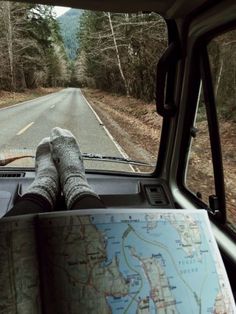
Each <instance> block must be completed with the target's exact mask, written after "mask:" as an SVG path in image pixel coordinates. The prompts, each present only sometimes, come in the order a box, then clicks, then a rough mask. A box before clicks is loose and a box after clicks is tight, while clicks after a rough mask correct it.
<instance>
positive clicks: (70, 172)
mask: <svg viewBox="0 0 236 314" xmlns="http://www.w3.org/2000/svg"><path fill="white" fill-rule="evenodd" d="M50 145H51V152H52V158H53V161H54V163H55V165H56V167H57V170H58V173H59V176H60V183H61V188H62V190H63V193H64V196H65V201H66V205H67V208H68V209H71V207H72V205H73V204H74V202H75V201H77V200H78V199H79V198H81V197H83V196H89V195H92V196H95V197H97V198H98V199H99V196H98V195H97V194H96V193H95V192H94V191H93V190H92V188H91V186H90V185H89V184H88V182H87V179H86V177H85V170H84V164H83V159H82V155H81V152H80V149H79V145H78V143H77V141H76V139H75V137H74V136H73V134H72V133H71V132H70V131H68V130H65V129H61V128H58V127H57V128H54V129H52V131H51V137H50Z"/></svg>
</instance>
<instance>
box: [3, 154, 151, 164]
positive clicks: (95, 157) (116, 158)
mask: <svg viewBox="0 0 236 314" xmlns="http://www.w3.org/2000/svg"><path fill="white" fill-rule="evenodd" d="M82 156H83V159H84V160H96V161H104V162H117V163H123V164H130V165H136V166H146V167H155V165H153V164H149V163H147V162H144V161H139V160H132V159H129V158H125V157H119V156H106V155H101V154H93V153H84V154H82ZM23 158H35V156H34V155H23V156H13V157H8V158H2V159H1V158H0V167H1V166H6V165H8V164H10V163H11V162H13V161H15V160H18V159H23Z"/></svg>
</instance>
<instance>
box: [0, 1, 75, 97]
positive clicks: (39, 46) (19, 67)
mask: <svg viewBox="0 0 236 314" xmlns="http://www.w3.org/2000/svg"><path fill="white" fill-rule="evenodd" d="M0 51H1V52H0V67H1V71H0V90H7V91H21V90H25V89H33V88H36V87H39V86H48V87H54V86H64V85H65V84H66V83H67V82H68V80H69V74H70V72H69V66H68V64H69V63H68V58H67V56H66V53H65V48H64V44H63V42H62V38H61V35H60V32H59V26H58V23H57V21H56V18H55V16H54V14H53V10H52V7H50V6H44V5H34V4H25V3H17V2H9V1H1V2H0Z"/></svg>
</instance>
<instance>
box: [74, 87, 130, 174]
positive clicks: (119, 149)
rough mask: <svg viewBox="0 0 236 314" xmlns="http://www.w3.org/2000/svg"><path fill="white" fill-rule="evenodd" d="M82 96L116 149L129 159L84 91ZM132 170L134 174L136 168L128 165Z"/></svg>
mask: <svg viewBox="0 0 236 314" xmlns="http://www.w3.org/2000/svg"><path fill="white" fill-rule="evenodd" d="M80 92H81V95H82V96H83V98H84V100H85V101H86V103H87V105H88V106H89V108H90V109H91V110H92V112H93V113H94V115H95V117H96V118H97V120H98V122H99V124H100V125H101V126H102V127H103V129H104V131H105V132H106V133H107V135H108V136H109V138H110V139H111V140H112V142H113V143H114V145H115V146H116V148H117V149H118V151H119V152H120V154H121V155H122V156H123V157H124V158H127V159H129V156H128V155H127V154H126V152H125V151H124V150H123V148H122V147H121V146H120V145H119V144H118V143H117V141H116V140H115V139H114V137H113V136H112V135H111V133H110V132H109V131H108V129H107V128H106V127H105V125H104V123H103V122H102V120H101V118H100V117H99V116H98V114H97V113H96V111H95V110H94V109H93V107H92V106H91V104H90V103H89V102H88V100H87V99H86V98H85V96H84V94H83V93H82V91H81V90H80ZM128 166H129V167H130V168H131V170H132V171H133V172H135V170H134V167H133V166H132V165H128Z"/></svg>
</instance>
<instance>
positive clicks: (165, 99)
mask: <svg viewBox="0 0 236 314" xmlns="http://www.w3.org/2000/svg"><path fill="white" fill-rule="evenodd" d="M22 2H25V1H22ZM30 2H34V1H30ZM36 2H37V3H38V2H39V1H35V3H36ZM40 3H42V4H49V5H58V6H66V7H68V6H70V7H73V8H80V9H89V10H99V11H111V12H124V13H127V12H137V11H144V12H150V11H155V12H157V13H159V14H160V15H162V16H163V17H164V18H165V20H166V22H167V28H168V35H169V45H171V44H172V48H171V49H169V51H168V49H167V51H166V53H165V58H163V59H162V60H161V62H162V63H161V64H160V66H159V68H158V70H157V71H159V74H158V73H157V81H158V79H159V80H160V81H161V80H164V81H165V82H166V81H167V86H166V87H165V86H164V87H163V88H164V89H165V91H166V95H165V96H163V95H164V92H163V95H162V97H161V96H159V95H160V93H159V94H158V91H157V94H158V95H157V111H158V113H159V114H160V115H162V117H163V129H162V138H161V143H160V151H159V156H158V161H157V168H156V170H155V171H154V172H153V173H152V174H143V173H141V174H138V173H124V172H119V173H117V172H108V171H107V172H106V171H99V170H96V171H92V170H88V171H87V172H86V173H87V178H88V181H89V183H90V184H91V185H92V187H93V188H94V190H95V191H96V192H97V193H98V194H99V195H100V196H101V198H102V200H103V202H104V203H105V205H106V206H107V207H108V208H117V209H119V208H162V209H163V208H180V209H181V208H189V209H194V208H202V207H203V205H204V204H203V203H201V202H198V201H197V200H196V197H194V196H193V195H192V194H191V193H189V191H187V190H186V188H185V187H184V182H183V181H184V167H185V165H186V163H187V154H188V147H189V145H190V140H191V129H192V126H193V120H194V113H195V111H196V106H197V105H196V103H197V98H198V92H199V86H200V72H199V71H200V70H199V68H198V66H196V63H195V64H193V63H194V60H195V59H194V58H196V54H198V53H199V54H200V51H201V47H202V44H203V42H205V40H207V39H206V38H209V37H210V36H212V34H214V32H220V31H221V30H223V29H227V27H228V25H229V26H231V25H233V23H235V21H236V4H235V3H234V1H229V0H226V1H205V0H194V1H189V0H181V1H178V0H167V1H166V0H150V1H149V0H146V1H143V0H132V1H124V0H122V1H109V0H103V1H94V0H80V1H77V0H69V1H68V0H55V1H52V0H51V1H50V0H41V1H40ZM203 39H204V41H201V40H203ZM168 64H169V65H171V66H169V67H168ZM166 68H167V69H166ZM166 76H167V80H166ZM163 78H164V79H163ZM1 172H7V173H11V172H15V176H16V177H15V178H14V180H12V178H4V180H1V181H0V184H1V188H0V190H1V191H2V192H1V194H0V195H1V196H0V202H1V203H0V204H1V207H2V208H4V210H5V211H7V210H8V209H9V208H10V207H11V206H12V204H13V203H14V201H15V199H16V197H17V195H18V193H19V192H22V191H24V190H25V189H26V188H27V186H28V185H29V184H30V183H31V182H32V180H33V178H34V172H32V171H29V170H27V169H20V168H18V169H17V170H16V169H14V170H12V168H10V167H9V168H6V167H5V168H4V171H3V170H2V171H1ZM22 173H24V176H22ZM3 176H4V175H2V177H3ZM209 211H210V209H209ZM209 215H210V217H212V218H213V219H212V222H213V224H212V226H213V230H214V233H215V236H216V238H217V241H218V244H219V246H220V249H221V252H222V256H223V259H224V261H225V265H226V268H227V271H228V273H229V278H230V279H233V277H234V276H233V275H232V274H234V273H235V272H236V243H235V238H234V237H233V236H231V235H230V234H228V233H227V232H224V227H223V226H222V223H221V222H217V219H214V214H212V215H211V213H209ZM231 284H232V288H233V290H234V291H236V285H235V283H234V282H233V280H232V282H231Z"/></svg>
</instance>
